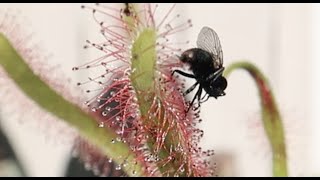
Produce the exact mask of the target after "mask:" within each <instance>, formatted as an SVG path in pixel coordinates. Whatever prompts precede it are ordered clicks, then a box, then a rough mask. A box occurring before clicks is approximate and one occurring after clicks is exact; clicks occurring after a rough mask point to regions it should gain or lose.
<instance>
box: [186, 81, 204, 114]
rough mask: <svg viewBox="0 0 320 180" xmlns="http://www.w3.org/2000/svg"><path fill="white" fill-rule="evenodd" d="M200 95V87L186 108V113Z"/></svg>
mask: <svg viewBox="0 0 320 180" xmlns="http://www.w3.org/2000/svg"><path fill="white" fill-rule="evenodd" d="M201 93H202V87H201V86H200V87H199V89H198V91H197V93H196V94H195V95H194V97H193V99H192V101H191V103H190V104H189V107H188V110H187V111H186V113H188V112H189V110H190V108H191V107H192V105H193V103H194V101H195V100H196V98H197V97H198V99H199V95H200V94H201Z"/></svg>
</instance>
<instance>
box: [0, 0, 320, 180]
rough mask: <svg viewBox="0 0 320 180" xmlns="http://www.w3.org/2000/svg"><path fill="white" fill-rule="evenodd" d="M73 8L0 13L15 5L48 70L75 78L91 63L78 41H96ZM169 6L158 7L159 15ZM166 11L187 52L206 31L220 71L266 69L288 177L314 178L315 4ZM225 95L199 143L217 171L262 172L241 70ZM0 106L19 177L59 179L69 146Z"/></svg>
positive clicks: (213, 106) (319, 15)
mask: <svg viewBox="0 0 320 180" xmlns="http://www.w3.org/2000/svg"><path fill="white" fill-rule="evenodd" d="M80 6H81V4H50V3H46V4H1V5H0V8H1V9H2V8H3V9H5V8H11V9H18V10H19V11H20V12H21V15H22V16H24V17H26V19H27V20H28V22H29V23H28V26H26V28H28V29H31V30H32V32H34V33H35V40H36V41H39V42H40V43H41V45H42V46H43V47H44V48H45V49H46V50H47V51H48V52H50V53H52V54H53V57H52V58H51V59H50V61H51V62H48V64H53V65H55V64H61V65H62V66H61V71H63V73H65V74H66V75H67V76H68V77H69V78H71V79H73V80H74V81H75V82H76V81H77V80H78V79H83V77H87V75H86V74H81V75H80V73H74V72H73V71H71V68H72V67H73V66H76V65H80V64H82V63H83V62H86V61H88V60H90V57H91V55H90V53H87V52H86V51H84V50H83V48H82V47H83V45H84V42H85V40H86V39H94V38H97V37H100V36H99V33H98V32H99V29H98V26H97V24H96V23H95V22H94V21H93V18H92V15H91V13H88V12H86V11H83V10H82V9H81V8H80ZM171 6H172V4H159V8H164V9H168V8H170V7H171ZM174 11H175V12H174V13H173V14H178V13H179V14H181V16H183V17H185V18H190V19H191V20H192V22H193V27H192V28H191V29H189V30H188V31H186V32H182V33H180V34H177V35H176V36H177V38H179V39H186V38H187V39H188V40H190V44H189V45H188V46H190V47H195V46H196V38H197V35H198V33H199V31H200V29H201V28H202V27H203V26H209V27H211V28H213V29H214V30H215V31H216V32H217V33H218V35H219V37H220V41H221V44H222V48H223V52H224V64H225V66H228V65H229V64H231V63H232V62H235V61H238V60H248V61H250V62H253V63H255V64H256V65H257V66H258V67H259V68H260V70H262V71H263V73H265V75H266V76H267V77H268V79H269V82H270V84H271V86H272V87H273V91H274V95H275V97H276V101H277V102H278V106H279V109H280V112H281V114H282V117H283V120H284V124H285V131H286V138H287V146H288V147H287V148H288V150H287V151H288V156H289V174H290V176H319V175H320V154H319V153H318V152H320V143H319V141H318V139H319V138H320V131H318V128H319V127H320V122H319V118H320V111H319V110H317V109H316V108H317V107H320V104H319V103H320V94H319V93H318V92H320V82H319V77H320V71H319V70H318V68H319V67H320V63H319V60H320V51H319V50H318V47H320V33H319V32H320V5H319V4H303V3H302V4H280V3H279V4H271V3H270V4H229V3H228V4H223V3H222V4H177V5H176V8H175V10H174ZM190 47H189V48H190ZM188 84H190V85H191V84H192V81H191V80H190V81H188ZM0 94H1V91H0ZM226 94H227V95H226V96H225V97H223V98H219V99H218V100H215V99H213V98H211V99H210V100H208V101H207V102H206V103H204V104H203V105H202V112H201V116H202V119H203V122H202V123H201V124H200V125H199V126H200V128H201V129H203V130H204V132H205V135H204V138H203V139H202V142H201V143H202V146H203V147H204V148H210V149H214V150H215V153H216V156H215V158H216V161H218V164H220V165H221V168H222V169H223V170H222V171H223V172H221V175H225V176H271V175H272V173H271V154H270V147H269V146H268V142H267V140H266V139H265V136H264V132H263V128H262V126H261V121H260V114H259V111H260V107H259V99H258V94H257V89H256V87H255V85H254V83H253V81H252V79H251V78H250V76H249V75H248V74H246V72H244V71H240V70H239V71H236V72H234V73H233V74H231V76H230V78H229V79H228V88H227V90H226ZM1 96H3V95H1ZM1 109H2V107H0V125H1V128H2V130H3V131H4V132H5V134H6V135H7V137H8V139H9V142H10V144H11V146H12V147H13V149H14V152H15V154H16V156H17V159H18V160H19V162H21V164H22V166H23V167H24V170H25V172H26V175H27V176H65V171H66V169H67V167H68V163H69V159H70V149H71V146H72V143H70V142H68V143H66V142H61V141H60V137H59V138H58V137H56V138H55V137H48V135H46V134H45V132H44V131H43V130H42V131H38V130H37V128H36V127H37V125H36V123H39V122H40V121H39V120H36V121H35V123H34V124H33V125H30V124H28V123H19V120H17V118H16V117H15V116H10V114H9V113H5V112H3V111H1ZM17 113H18V111H17ZM34 118H38V117H34ZM25 121H27V120H25ZM30 121H33V119H31V120H30ZM52 126H54V125H52ZM0 167H1V165H0ZM0 169H1V168H0ZM219 169H220V168H219ZM0 175H1V174H0ZM4 175H5V174H4Z"/></svg>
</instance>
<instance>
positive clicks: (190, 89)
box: [183, 81, 199, 96]
mask: <svg viewBox="0 0 320 180" xmlns="http://www.w3.org/2000/svg"><path fill="white" fill-rule="evenodd" d="M198 84H199V82H198V81H197V82H196V83H194V84H193V85H192V86H191V87H190V88H189V89H187V90H186V92H184V93H183V96H185V95H187V94H189V93H190V92H191V91H193V90H194V89H195V88H196V87H197V85H198Z"/></svg>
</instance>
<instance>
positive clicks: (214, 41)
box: [197, 27, 223, 69]
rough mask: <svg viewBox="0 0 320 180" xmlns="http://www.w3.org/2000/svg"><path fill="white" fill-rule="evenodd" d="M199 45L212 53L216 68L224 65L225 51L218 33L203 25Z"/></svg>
mask: <svg viewBox="0 0 320 180" xmlns="http://www.w3.org/2000/svg"><path fill="white" fill-rule="evenodd" d="M197 46H198V48H200V49H203V50H205V51H208V52H209V53H211V55H212V59H213V65H214V67H215V68H216V69H218V68H220V67H222V65H223V53H222V48H221V44H220V40H219V37H218V35H217V33H216V32H215V31H214V30H213V29H211V28H209V27H203V28H202V29H201V31H200V33H199V35H198V40H197Z"/></svg>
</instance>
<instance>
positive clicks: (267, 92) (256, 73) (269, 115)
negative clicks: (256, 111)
mask: <svg viewBox="0 0 320 180" xmlns="http://www.w3.org/2000/svg"><path fill="white" fill-rule="evenodd" d="M237 69H243V70H245V71H247V72H248V73H249V74H250V75H251V77H252V78H253V80H254V81H255V83H256V85H257V88H258V92H259V97H260V104H261V115H262V121H263V124H264V129H265V132H266V134H267V137H268V139H269V142H270V144H271V148H272V153H273V176H288V170H287V154H286V143H285V137H284V128H283V122H282V118H281V115H280V112H279V111H278V107H277V104H276V101H275V99H274V95H273V93H272V90H271V87H270V85H269V83H268V80H267V78H266V77H265V76H264V75H263V73H262V72H261V71H260V70H259V69H258V68H257V67H256V66H255V65H254V64H252V63H250V62H248V61H239V62H235V63H233V64H231V65H229V66H228V67H227V68H226V70H225V72H224V75H225V76H229V75H230V74H231V73H232V72H233V71H234V70H237Z"/></svg>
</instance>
